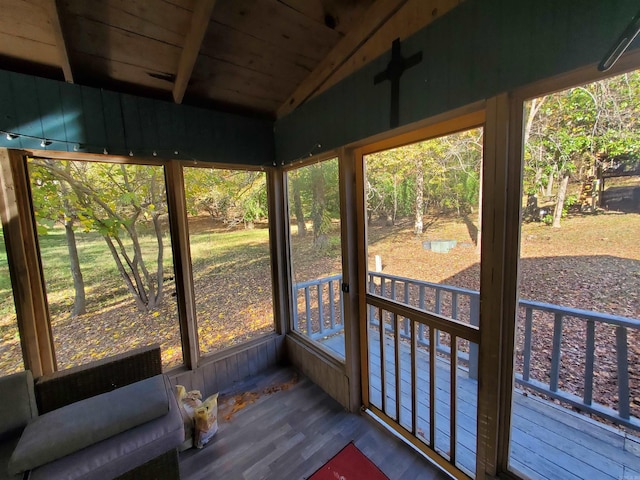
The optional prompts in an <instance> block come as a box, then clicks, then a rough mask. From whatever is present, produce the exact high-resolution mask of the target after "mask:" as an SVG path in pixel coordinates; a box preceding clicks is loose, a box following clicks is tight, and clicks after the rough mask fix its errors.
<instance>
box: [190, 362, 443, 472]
mask: <svg viewBox="0 0 640 480" xmlns="http://www.w3.org/2000/svg"><path fill="white" fill-rule="evenodd" d="M295 375H297V374H295V372H294V370H293V369H291V368H285V369H279V370H272V371H268V372H266V373H264V374H262V375H258V376H255V377H251V378H249V379H247V380H246V381H244V382H243V383H241V384H238V385H236V386H235V387H234V390H233V391H232V392H223V394H221V400H220V410H219V425H220V428H219V431H218V433H217V434H216V436H215V437H214V438H213V439H212V441H211V442H210V443H209V444H208V445H206V446H205V447H204V448H203V449H201V450H197V449H190V450H187V451H185V452H182V453H181V454H180V472H181V476H182V478H183V479H185V480H204V479H207V480H212V479H225V480H226V479H229V480H236V479H238V480H254V479H271V478H273V479H278V480H279V479H287V480H290V479H306V478H308V477H309V476H311V475H312V474H313V473H314V472H315V471H316V470H317V469H318V468H320V467H321V466H322V465H324V464H325V463H326V462H327V461H328V460H329V459H331V458H332V457H333V456H334V455H335V454H336V453H338V452H339V451H340V450H341V449H342V448H343V447H344V446H345V445H347V444H348V443H349V442H351V441H353V442H354V443H355V445H356V446H357V447H358V448H359V449H360V450H361V451H362V452H363V453H364V454H365V455H366V456H367V457H368V458H369V459H371V460H372V461H373V462H374V463H375V464H376V465H377V466H378V467H379V468H380V469H381V470H382V471H383V472H384V473H385V474H386V475H387V476H388V477H389V478H390V479H391V480H396V479H398V480H400V479H402V480H412V479H421V480H432V479H433V480H445V479H447V478H449V477H448V476H447V475H445V474H444V473H442V472H440V471H439V470H437V469H436V467H434V466H432V465H431V464H430V463H429V462H428V461H427V460H426V459H424V458H423V457H422V456H421V455H420V454H418V453H416V452H415V451H414V450H412V449H411V448H409V447H408V446H407V445H405V444H404V443H403V442H401V441H400V440H398V439H397V438H395V437H394V436H393V435H392V434H390V433H389V432H387V431H385V430H384V429H383V428H382V427H380V426H379V425H378V424H377V423H376V422H375V421H374V420H372V419H370V418H367V416H366V415H355V414H351V413H348V412H346V411H345V410H344V409H343V408H342V406H340V405H339V404H338V403H337V402H336V401H335V400H333V399H332V398H331V397H329V396H328V395H327V394H326V393H324V392H323V391H322V390H321V389H320V388H319V387H318V386H317V385H315V384H313V383H312V382H311V381H310V380H309V379H308V378H306V377H303V376H299V377H298V381H297V382H296V383H293V384H291V380H292V379H293V378H295ZM290 384H291V385H290ZM283 385H285V386H288V385H290V386H289V388H287V389H286V390H281V391H278V390H279V388H281V386H283ZM272 391H273V392H274V393H270V392H272ZM242 393H248V394H246V395H244V396H243V397H241V396H239V394H242ZM241 400H255V401H254V403H248V402H245V403H242V402H241ZM234 403H235V404H237V405H243V404H246V407H244V408H242V409H240V410H238V411H237V412H235V413H233V415H232V416H231V417H230V419H228V420H227V419H225V415H227V414H229V413H232V412H233V405H234Z"/></svg>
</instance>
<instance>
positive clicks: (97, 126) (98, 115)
mask: <svg viewBox="0 0 640 480" xmlns="http://www.w3.org/2000/svg"><path fill="white" fill-rule="evenodd" d="M81 91H82V111H83V113H84V114H83V115H82V117H83V119H84V129H85V132H86V135H87V145H86V149H85V150H84V151H86V152H90V153H102V152H103V151H104V149H105V148H106V147H107V146H108V142H107V129H106V125H105V118H104V114H103V113H102V111H103V107H102V96H101V95H100V90H98V89H95V88H89V87H84V86H83V87H81Z"/></svg>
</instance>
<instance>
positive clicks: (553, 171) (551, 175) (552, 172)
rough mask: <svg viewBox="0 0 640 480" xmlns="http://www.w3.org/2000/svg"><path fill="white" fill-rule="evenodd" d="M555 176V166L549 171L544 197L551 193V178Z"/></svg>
mask: <svg viewBox="0 0 640 480" xmlns="http://www.w3.org/2000/svg"><path fill="white" fill-rule="evenodd" d="M555 176H556V171H555V168H554V169H553V170H551V171H550V172H549V179H548V182H547V191H546V192H545V194H544V195H545V197H550V196H551V195H553V179H554V178H555Z"/></svg>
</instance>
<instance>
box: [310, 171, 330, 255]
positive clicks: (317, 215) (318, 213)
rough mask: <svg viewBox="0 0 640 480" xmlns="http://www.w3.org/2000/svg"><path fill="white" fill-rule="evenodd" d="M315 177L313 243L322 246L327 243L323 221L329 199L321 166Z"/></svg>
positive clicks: (312, 215)
mask: <svg viewBox="0 0 640 480" xmlns="http://www.w3.org/2000/svg"><path fill="white" fill-rule="evenodd" d="M316 168H317V170H316V171H315V172H314V173H315V175H314V178H313V187H312V188H313V190H312V193H313V205H312V206H311V217H312V219H313V245H314V246H316V247H318V248H322V247H323V246H324V244H325V240H326V236H325V234H324V233H325V232H323V227H324V225H323V223H324V215H325V209H326V207H327V199H326V195H325V193H326V192H325V182H324V173H323V172H322V169H321V167H320V166H317V167H316Z"/></svg>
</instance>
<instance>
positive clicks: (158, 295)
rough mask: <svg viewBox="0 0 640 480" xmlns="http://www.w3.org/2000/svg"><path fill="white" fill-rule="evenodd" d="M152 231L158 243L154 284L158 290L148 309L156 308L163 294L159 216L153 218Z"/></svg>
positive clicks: (162, 251)
mask: <svg viewBox="0 0 640 480" xmlns="http://www.w3.org/2000/svg"><path fill="white" fill-rule="evenodd" d="M153 229H154V230H155V232H156V241H157V242H158V257H157V268H158V271H157V273H156V283H157V284H158V288H157V291H156V295H155V297H154V298H153V305H150V306H149V308H156V307H157V306H159V305H160V304H161V303H162V296H163V294H164V290H163V287H164V281H163V280H164V279H163V277H164V264H163V259H164V242H163V241H162V225H160V215H154V216H153Z"/></svg>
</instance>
